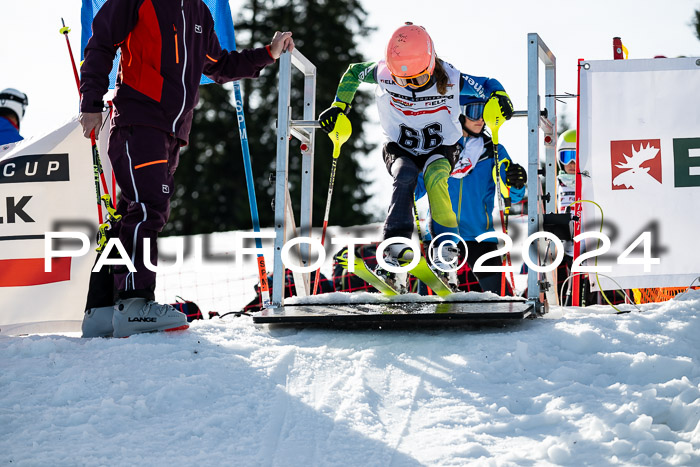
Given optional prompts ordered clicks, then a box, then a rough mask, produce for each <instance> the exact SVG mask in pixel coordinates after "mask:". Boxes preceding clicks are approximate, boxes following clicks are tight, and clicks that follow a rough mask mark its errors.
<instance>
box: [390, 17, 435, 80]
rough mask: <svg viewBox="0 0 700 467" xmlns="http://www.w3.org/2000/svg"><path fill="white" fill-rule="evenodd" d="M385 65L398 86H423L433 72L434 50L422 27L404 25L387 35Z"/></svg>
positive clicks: (431, 41)
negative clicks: (389, 36) (388, 36)
mask: <svg viewBox="0 0 700 467" xmlns="http://www.w3.org/2000/svg"><path fill="white" fill-rule="evenodd" d="M386 65H387V67H388V68H389V71H390V72H391V75H392V77H393V78H394V82H395V83H396V84H398V85H399V86H401V87H406V86H411V87H414V88H418V87H421V86H424V85H425V84H426V83H427V82H428V81H429V80H430V76H431V75H432V74H433V71H434V70H435V47H434V46H433V40H432V39H431V38H430V35H428V32H427V31H426V30H425V28H424V27H423V26H418V25H415V24H413V23H406V24H404V25H403V26H401V27H400V28H398V29H397V30H396V31H394V33H393V34H392V35H391V39H390V40H389V44H387V46H386Z"/></svg>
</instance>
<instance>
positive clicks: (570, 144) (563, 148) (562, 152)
mask: <svg viewBox="0 0 700 467" xmlns="http://www.w3.org/2000/svg"><path fill="white" fill-rule="evenodd" d="M575 160H576V130H566V131H565V132H564V133H562V134H561V136H559V140H558V141H557V163H558V164H559V169H560V170H564V166H565V165H566V164H568V163H569V162H571V161H575Z"/></svg>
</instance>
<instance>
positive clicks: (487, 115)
mask: <svg viewBox="0 0 700 467" xmlns="http://www.w3.org/2000/svg"><path fill="white" fill-rule="evenodd" d="M504 120H505V118H504V117H503V114H502V113H501V105H500V104H499V103H498V98H496V97H492V98H490V99H489V100H488V102H486V105H485V106H484V122H486V125H488V127H489V128H490V129H491V139H492V141H493V155H494V158H495V159H496V161H495V166H494V171H495V179H494V181H495V182H496V191H497V192H498V194H497V198H498V209H499V211H500V213H501V226H502V228H503V233H504V234H506V235H507V234H508V215H509V214H510V189H509V188H508V187H507V186H506V193H505V194H504V190H503V187H502V186H501V184H502V182H501V164H500V161H499V159H498V129H499V128H500V127H501V125H503V123H504ZM504 186H505V184H504ZM505 263H506V265H507V266H508V267H511V266H512V263H511V259H510V252H507V253H506V261H505ZM510 276H511V277H510V280H511V283H512V284H513V286H514V285H515V278H514V277H513V271H512V269H511V271H510ZM505 294H506V273H505V271H503V273H502V274H501V296H505Z"/></svg>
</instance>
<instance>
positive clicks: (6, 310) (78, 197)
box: [0, 119, 109, 334]
mask: <svg viewBox="0 0 700 467" xmlns="http://www.w3.org/2000/svg"><path fill="white" fill-rule="evenodd" d="M107 126H108V125H107ZM107 137H108V133H107V130H106V129H105V130H104V131H103V132H102V134H101V138H100V139H102V140H103V141H106V139H107ZM101 159H102V161H103V164H105V165H106V166H107V168H108V170H109V167H108V166H109V164H108V160H107V159H108V158H107V154H106V151H105V152H102V153H101ZM97 226H98V218H97V201H96V194H95V184H94V177H93V166H92V154H91V148H90V141H89V140H88V139H86V138H85V137H84V136H83V134H82V129H81V127H80V125H79V123H78V121H77V119H73V120H71V121H70V122H67V123H66V124H64V125H63V126H61V127H60V128H58V129H56V130H55V131H53V132H51V133H49V134H48V135H46V136H43V137H39V138H36V139H30V140H25V141H22V142H20V143H18V144H16V145H14V146H13V147H7V148H5V147H3V148H0V303H2V307H0V333H2V334H6V333H11V334H17V333H29V332H51V331H65V330H80V322H81V321H82V317H83V311H84V306H85V299H86V293H87V286H88V280H89V275H90V269H91V268H92V265H93V263H94V260H95V240H94V235H93V234H94V233H95V232H96V229H97ZM55 231H63V232H82V233H84V234H86V235H88V238H89V239H90V241H91V242H92V244H91V247H90V249H89V250H88V253H87V254H85V255H82V256H78V257H72V258H71V257H66V258H56V259H55V260H54V261H53V263H52V268H51V269H52V271H51V272H46V271H45V268H44V256H45V254H44V251H45V237H46V232H55ZM80 246H81V245H80V243H79V242H76V241H73V242H71V243H64V244H61V245H60V248H62V249H63V248H65V249H67V250H78V249H79V248H80ZM55 247H59V246H58V245H55Z"/></svg>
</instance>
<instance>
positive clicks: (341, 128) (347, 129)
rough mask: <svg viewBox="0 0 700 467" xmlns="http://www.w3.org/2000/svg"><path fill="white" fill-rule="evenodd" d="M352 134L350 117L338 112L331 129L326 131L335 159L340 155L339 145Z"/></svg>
mask: <svg viewBox="0 0 700 467" xmlns="http://www.w3.org/2000/svg"><path fill="white" fill-rule="evenodd" d="M351 134H352V125H351V124H350V119H349V118H348V117H347V116H346V115H345V114H343V113H341V114H338V117H337V118H336V120H335V126H334V127H333V131H331V132H330V133H328V137H329V138H330V139H331V141H333V158H334V159H337V158H338V157H339V156H340V147H341V146H342V145H343V144H345V142H346V141H347V140H348V139H350V135H351Z"/></svg>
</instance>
